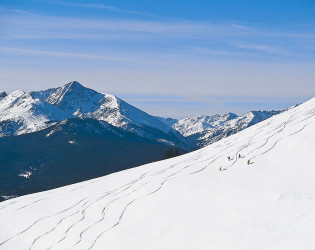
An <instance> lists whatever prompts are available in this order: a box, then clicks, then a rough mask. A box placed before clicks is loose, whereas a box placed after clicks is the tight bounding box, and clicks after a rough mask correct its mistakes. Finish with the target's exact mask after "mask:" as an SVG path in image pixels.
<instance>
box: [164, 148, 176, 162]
mask: <svg viewBox="0 0 315 250" xmlns="http://www.w3.org/2000/svg"><path fill="white" fill-rule="evenodd" d="M176 156H179V153H178V149H173V148H169V149H167V150H166V151H165V153H164V154H163V157H162V160H165V159H169V158H172V157H176Z"/></svg>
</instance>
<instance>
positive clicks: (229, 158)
mask: <svg viewBox="0 0 315 250" xmlns="http://www.w3.org/2000/svg"><path fill="white" fill-rule="evenodd" d="M238 158H242V157H241V154H238ZM228 160H229V161H231V160H233V158H231V157H230V156H228ZM249 164H251V161H250V159H249V160H247V165H249ZM222 170H226V168H225V169H223V168H222V166H220V168H219V171H222Z"/></svg>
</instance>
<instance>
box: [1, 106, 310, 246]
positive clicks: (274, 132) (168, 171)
mask: <svg viewBox="0 0 315 250" xmlns="http://www.w3.org/2000/svg"><path fill="white" fill-rule="evenodd" d="M289 114H290V111H289V112H288V115H289ZM305 114H306V115H308V116H307V117H306V118H304V117H305ZM313 116H315V108H313V109H310V110H308V111H306V112H304V116H302V117H303V119H302V120H299V118H300V116H294V115H291V116H290V117H289V118H288V119H287V121H285V122H283V123H281V124H278V125H276V127H275V128H272V127H270V124H272V121H273V120H274V119H276V117H272V120H269V119H268V120H269V122H266V123H265V124H263V125H262V126H259V129H258V132H256V133H255V134H254V135H252V136H250V137H246V138H245V139H244V140H243V141H244V142H243V141H239V139H238V138H240V136H236V135H235V136H232V137H229V138H224V141H223V142H222V143H221V144H220V145H217V146H215V147H213V148H212V150H213V151H214V153H213V154H212V156H211V157H207V156H208V151H209V150H208V148H204V149H201V150H199V151H198V152H196V153H195V154H193V155H192V156H190V157H188V158H185V160H184V161H179V162H176V163H174V164H172V165H170V166H169V167H166V168H164V169H162V170H159V171H152V172H151V171H149V172H145V173H144V174H142V175H140V176H139V177H137V178H136V179H134V180H132V181H130V182H128V183H127V184H124V185H122V186H119V187H118V188H114V189H113V190H110V191H107V192H104V193H101V194H99V195H98V196H97V197H94V198H92V199H90V200H88V197H84V198H83V199H81V200H80V201H77V202H76V203H75V204H74V205H72V206H70V207H68V208H64V209H63V210H61V211H58V212H56V213H53V214H51V215H48V216H45V217H43V218H40V219H38V220H36V221H35V222H33V223H32V224H31V225H29V226H28V227H27V228H25V229H24V230H22V231H20V232H18V233H16V234H15V235H13V236H11V237H9V238H8V239H6V240H4V241H3V242H1V243H0V248H1V247H4V245H5V244H6V243H8V242H9V241H11V240H13V239H15V238H16V237H18V236H21V235H22V234H23V233H26V232H27V231H28V230H30V229H31V228H33V227H34V226H35V225H38V224H40V222H43V221H44V220H46V219H49V218H52V217H55V216H60V215H62V214H64V213H65V212H67V211H70V210H72V209H75V211H73V212H72V213H71V214H70V215H68V216H63V217H60V219H59V221H58V222H57V224H56V225H55V226H54V227H53V228H52V229H50V230H48V231H46V232H44V233H43V234H41V235H39V236H37V237H36V238H35V239H33V241H32V243H31V245H30V247H29V249H30V250H31V249H33V248H35V247H36V243H38V242H39V241H40V240H45V237H46V236H48V235H49V234H50V233H52V232H54V231H55V230H56V229H57V228H58V226H60V225H61V224H62V222H64V221H65V220H68V219H70V218H71V217H73V216H75V215H77V214H80V215H81V216H80V218H79V220H77V221H75V222H74V223H72V224H71V225H69V226H68V228H67V229H66V231H65V233H64V235H62V236H61V239H59V240H57V242H56V243H55V244H53V245H51V246H48V247H47V248H46V249H52V248H58V247H59V244H60V243H63V242H64V241H65V240H67V235H68V234H69V232H70V231H71V230H72V229H73V228H75V227H77V226H79V224H80V223H81V222H82V221H84V220H85V219H86V212H87V211H88V209H89V208H90V207H91V206H92V205H94V204H96V203H97V202H101V201H103V200H104V199H106V198H109V197H111V198H112V199H109V201H108V202H107V203H106V204H105V205H104V207H103V208H102V210H100V211H97V213H99V214H100V215H101V218H100V219H99V220H97V221H96V222H94V223H93V224H91V225H89V226H88V227H86V228H84V229H83V230H82V231H80V233H79V235H78V240H77V241H76V242H75V243H74V244H72V246H71V247H70V248H69V249H74V248H76V247H79V246H80V244H81V243H82V242H83V239H84V235H85V233H86V232H88V231H89V230H91V229H93V227H95V226H96V225H99V224H100V223H103V222H104V223H105V224H106V219H107V218H110V217H111V214H108V212H107V210H108V208H109V207H110V206H112V205H115V203H116V202H117V201H119V200H121V199H123V198H126V197H130V198H131V197H132V195H133V194H135V198H131V199H130V200H129V201H128V200H127V203H126V205H125V206H124V207H123V208H122V209H121V211H120V213H119V216H118V218H117V220H115V221H114V222H113V223H109V224H108V223H107V226H106V229H105V230H103V231H101V232H100V233H99V234H98V235H96V237H95V238H94V240H93V242H92V244H91V245H90V246H89V247H88V249H92V248H94V247H95V244H96V243H97V242H98V241H99V239H100V238H101V237H102V236H103V235H105V234H106V233H107V232H108V231H110V230H112V229H113V228H115V227H117V226H118V225H119V224H120V223H121V221H122V219H123V218H124V215H125V213H126V211H127V210H128V208H129V207H130V206H131V205H132V204H133V203H135V202H136V201H137V200H139V199H143V198H145V197H147V196H150V195H153V194H155V193H156V192H158V191H159V190H161V189H162V188H163V187H164V185H165V183H167V182H168V181H170V180H174V179H176V178H179V177H183V176H189V175H194V174H197V173H199V172H201V171H203V170H205V169H206V168H208V167H209V166H210V165H211V164H212V163H213V162H215V161H217V160H218V159H220V158H221V157H226V155H230V154H232V155H234V158H233V162H232V163H231V164H230V165H228V166H226V167H225V168H223V170H228V169H229V168H231V167H232V166H234V165H235V163H236V162H237V161H238V159H239V158H238V155H239V154H241V153H242V152H244V151H245V149H247V148H249V147H250V146H252V145H254V144H258V143H260V142H263V143H262V144H261V145H260V146H258V147H256V148H253V149H252V150H251V151H249V152H248V153H246V154H244V155H243V154H242V156H244V157H245V156H249V155H252V154H253V153H254V152H255V151H257V150H259V149H262V148H265V147H267V145H268V144H270V143H271V146H269V147H267V148H266V150H265V151H263V152H261V153H259V154H256V155H253V156H252V157H251V158H249V160H252V159H255V158H257V157H259V156H261V155H264V154H266V153H268V152H270V151H271V150H272V149H273V148H274V147H275V146H276V145H277V144H278V143H279V142H280V141H281V140H283V139H286V138H287V137H288V136H292V135H295V134H298V133H300V132H301V131H303V130H304V129H305V128H306V127H307V126H308V125H309V124H311V123H313V122H315V121H310V122H309V123H307V124H304V125H303V126H302V127H299V128H297V130H296V131H294V132H292V133H289V134H288V135H287V136H286V137H280V138H279V139H276V137H277V136H279V135H281V133H283V132H284V131H285V130H286V128H287V126H288V125H291V126H295V125H297V124H299V123H301V122H303V121H307V120H309V119H310V118H312V117H313ZM268 127H270V128H269V129H270V131H267V132H266V133H265V134H263V135H262V136H263V137H264V136H267V135H269V134H271V135H270V136H268V137H265V138H264V139H259V138H258V140H255V138H256V137H257V136H261V135H260V133H261V131H263V130H264V129H266V128H267V129H268ZM249 129H250V128H249ZM273 138H275V139H276V140H275V141H273V140H272V139H273ZM232 141H233V142H235V143H234V144H233V143H232ZM272 141H273V142H272ZM217 151H218V152H217ZM203 158H205V159H203ZM242 158H243V157H242ZM197 159H199V160H201V161H200V162H201V163H203V164H204V165H203V164H201V165H202V166H201V167H200V164H190V163H193V162H194V161H195V160H197ZM196 165H197V169H195V168H196V167H195V166H196ZM187 169H189V170H190V171H189V172H188V173H184V174H182V175H180V174H181V173H182V172H183V171H184V170H187ZM159 176H160V177H159ZM152 177H155V178H156V177H159V178H158V179H154V178H153V179H152V180H150V178H152ZM147 179H148V181H146V180H147ZM101 180H104V178H99V179H97V180H95V181H92V182H91V181H89V182H88V183H86V184H85V185H82V186H79V187H76V188H73V189H70V190H68V191H66V192H63V193H69V192H74V191H76V190H78V189H80V188H83V187H85V186H87V185H92V184H94V183H95V182H98V181H101ZM142 181H143V183H141V182H142ZM156 182H159V184H158V185H157V187H155V189H154V190H153V191H145V193H144V194H143V195H140V196H137V193H138V192H139V190H141V191H143V189H144V188H145V187H146V186H150V184H152V183H156ZM137 185H138V186H137ZM58 195H60V193H57V194H53V195H52V196H48V197H47V194H46V195H45V194H43V195H40V196H36V200H35V201H32V202H31V203H28V204H26V205H23V206H21V207H18V208H16V209H14V210H13V211H17V210H22V209H25V208H27V207H29V206H32V205H34V204H36V203H38V202H42V201H44V200H45V199H49V198H51V197H54V196H58ZM41 197H46V198H41ZM15 203H16V202H15V201H14V202H10V203H9V204H6V205H5V206H1V207H0V210H1V209H5V208H7V207H9V206H13V205H14V204H15Z"/></svg>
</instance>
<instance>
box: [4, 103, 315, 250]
mask: <svg viewBox="0 0 315 250" xmlns="http://www.w3.org/2000/svg"><path fill="white" fill-rule="evenodd" d="M308 103H309V105H308ZM312 103H315V100H314V99H313V100H311V101H309V102H307V103H305V104H304V105H300V106H298V107H297V108H294V109H291V110H288V111H287V112H285V113H282V114H280V115H277V116H274V117H272V118H270V119H268V120H266V121H264V122H262V123H259V124H257V125H255V126H252V127H250V128H248V129H246V130H244V131H241V132H239V133H237V134H235V135H233V136H230V137H228V138H225V139H222V140H221V141H219V142H217V143H214V144H213V145H210V146H208V147H205V148H203V149H200V150H198V151H195V152H192V153H190V154H187V155H184V156H181V157H177V158H173V159H170V160H166V161H162V162H158V163H153V164H148V168H146V167H145V166H144V167H140V168H137V169H136V170H135V172H136V175H135V177H134V178H133V179H132V180H130V181H128V182H127V183H126V184H123V185H120V186H119V185H117V186H116V185H114V184H112V183H111V185H112V187H111V188H109V189H107V185H106V181H108V180H110V178H112V177H111V176H117V175H119V173H118V174H114V175H110V176H106V177H102V178H98V179H95V180H92V181H87V182H83V183H79V184H75V185H71V186H67V187H64V188H59V189H56V190H50V191H48V192H42V193H39V194H34V195H28V196H25V197H20V198H17V199H14V200H12V201H8V202H4V203H3V205H2V206H0V219H1V217H3V216H6V215H7V214H11V213H18V214H19V215H21V214H23V212H24V211H25V212H27V213H29V212H30V211H31V210H32V209H33V208H36V207H37V206H38V205H39V204H41V203H44V202H49V201H50V200H54V199H55V200H56V201H58V197H59V196H66V197H73V198H72V201H71V202H69V203H71V204H68V205H67V206H65V207H63V206H60V207H59V206H56V208H55V209H53V210H54V212H49V213H48V214H46V215H45V216H41V213H39V214H38V215H35V216H34V217H35V218H36V219H34V220H33V221H29V222H28V224H27V225H25V226H24V227H23V228H19V229H17V230H16V231H14V229H12V230H8V231H7V232H6V233H5V234H4V232H2V236H1V235H0V249H9V248H10V246H11V245H10V243H12V242H13V241H20V240H23V242H24V243H25V242H27V244H28V245H23V246H24V247H23V248H21V249H30V250H31V249H32V250H35V249H94V248H95V244H96V243H97V242H98V240H99V239H100V238H101V237H102V236H103V235H104V234H106V233H107V232H108V231H109V230H112V229H113V228H115V227H117V226H119V224H120V223H121V221H122V220H123V218H124V215H125V214H126V211H127V210H128V208H129V207H130V206H131V205H132V204H134V203H135V202H136V201H137V200H139V199H144V198H145V197H147V196H150V195H154V194H155V193H156V192H158V191H159V190H161V189H162V188H163V187H165V184H166V183H167V182H169V181H171V180H174V179H175V178H189V176H190V175H195V174H199V173H200V172H202V171H204V170H205V169H206V168H209V167H211V168H213V167H214V168H217V169H218V170H219V166H218V165H216V164H214V163H215V162H216V161H217V160H218V159H223V158H227V157H228V156H233V159H232V162H229V161H227V163H226V165H225V166H222V167H223V168H222V170H229V169H230V168H232V167H233V166H235V163H236V162H237V161H239V160H242V161H244V162H245V160H246V161H247V160H250V161H251V162H252V160H253V159H256V161H259V157H261V156H262V155H264V154H267V153H268V152H270V151H271V150H272V149H274V148H275V147H276V146H277V144H278V143H279V142H280V141H281V140H286V139H287V138H288V137H290V136H296V135H298V134H299V133H300V132H301V131H303V130H304V129H305V128H306V127H307V126H309V125H310V124H312V123H314V122H315V108H313V107H314V105H315V104H314V105H310V104H312ZM305 106H306V107H305ZM308 106H310V107H308ZM305 109H306V111H305ZM300 110H302V111H303V112H301V111H300ZM288 128H289V129H288ZM239 154H241V156H242V158H241V159H240V158H238V155H239ZM252 163H253V167H254V166H255V164H254V162H252ZM149 165H150V166H151V167H149ZM153 165H154V166H155V167H154V168H155V169H154V168H153V167H152V166H153ZM249 167H252V166H251V165H250V166H249ZM127 171H129V170H127ZM127 171H124V172H125V173H126V172H127ZM131 171H132V170H131ZM138 172H139V173H138ZM224 173H225V172H224V171H223V172H222V174H224ZM137 175H138V176H137ZM103 182H104V185H102V183H103ZM94 185H95V187H102V188H104V190H102V192H99V193H96V194H93V193H84V192H82V194H81V193H80V191H81V190H85V189H84V188H89V187H93V186H94ZM109 186H110V185H109ZM78 193H79V194H78ZM70 194H73V195H72V196H71V195H70ZM75 194H76V195H75ZM69 195H70V196H69ZM92 231H93V232H94V233H92ZM95 232H97V233H95Z"/></svg>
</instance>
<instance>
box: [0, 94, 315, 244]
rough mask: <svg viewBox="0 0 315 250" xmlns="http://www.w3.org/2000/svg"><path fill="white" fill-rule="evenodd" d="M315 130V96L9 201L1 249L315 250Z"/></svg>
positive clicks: (0, 210) (2, 208)
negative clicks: (174, 153) (213, 138)
mask: <svg viewBox="0 0 315 250" xmlns="http://www.w3.org/2000/svg"><path fill="white" fill-rule="evenodd" d="M314 131H315V98H313V99H311V100H310V101H308V102H306V103H304V104H301V105H299V106H298V107H295V108H292V109H290V110H287V111H285V112H283V113H281V114H279V115H276V116H274V117H271V118H270V119H268V120H265V121H262V122H260V123H258V124H255V125H253V126H251V127H249V128H246V129H244V130H243V131H241V132H239V133H237V134H234V135H232V136H230V137H227V138H223V139H222V140H220V141H218V142H215V143H213V144H211V145H209V146H207V147H204V148H202V149H200V150H197V151H194V152H191V153H188V154H185V155H182V156H179V157H176V158H172V159H169V160H165V161H160V162H155V163H151V164H147V165H143V166H140V167H138V168H134V169H129V170H126V171H122V172H118V173H115V174H111V175H108V176H106V177H102V178H97V179H93V180H90V181H86V182H82V183H78V184H74V185H70V186H66V187H63V188H58V189H55V190H50V191H47V192H42V193H37V194H32V195H27V196H24V197H20V198H16V199H11V200H8V201H5V202H2V203H0V204H1V205H0V221H1V223H0V249H16V250H19V249H33V250H36V249H104V247H106V248H108V249H120V250H124V249H126V250H127V249H128V250H129V249H221V250H225V249H227V250H230V249H235V250H238V249H239V250H243V249H257V250H262V249H272V250H273V249H274V250H278V249H286V250H295V249H306V250H311V249H314V248H315V238H314V230H315V221H314V217H315V182H314V176H315V168H314V165H315V160H314V156H313V148H314V142H315V133H314ZM239 156H241V157H239ZM228 157H230V160H229V159H228ZM248 163H249V164H248ZM220 170H221V171H220Z"/></svg>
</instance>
